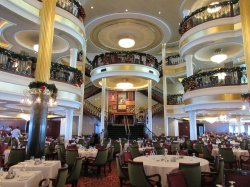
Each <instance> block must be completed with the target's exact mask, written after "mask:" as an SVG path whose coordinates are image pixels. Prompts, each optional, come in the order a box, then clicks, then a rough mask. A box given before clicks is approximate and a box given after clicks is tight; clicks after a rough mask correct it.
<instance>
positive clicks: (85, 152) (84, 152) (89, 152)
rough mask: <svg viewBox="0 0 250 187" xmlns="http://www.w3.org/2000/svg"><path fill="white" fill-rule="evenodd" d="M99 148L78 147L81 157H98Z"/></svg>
mask: <svg viewBox="0 0 250 187" xmlns="http://www.w3.org/2000/svg"><path fill="white" fill-rule="evenodd" d="M97 152H98V149H78V154H79V156H80V157H96V155H97Z"/></svg>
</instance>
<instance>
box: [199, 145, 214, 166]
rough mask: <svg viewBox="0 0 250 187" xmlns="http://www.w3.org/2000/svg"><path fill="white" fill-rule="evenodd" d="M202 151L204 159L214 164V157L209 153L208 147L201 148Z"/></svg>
mask: <svg viewBox="0 0 250 187" xmlns="http://www.w3.org/2000/svg"><path fill="white" fill-rule="evenodd" d="M201 150H202V155H203V158H204V159H206V160H208V161H209V162H214V157H213V156H212V155H211V153H210V152H209V150H208V147H207V146H205V145H203V146H202V147H201Z"/></svg>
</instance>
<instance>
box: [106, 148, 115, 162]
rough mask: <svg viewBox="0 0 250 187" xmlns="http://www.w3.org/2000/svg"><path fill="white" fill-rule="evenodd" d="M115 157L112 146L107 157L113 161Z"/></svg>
mask: <svg viewBox="0 0 250 187" xmlns="http://www.w3.org/2000/svg"><path fill="white" fill-rule="evenodd" d="M113 158H114V147H113V146H111V147H109V148H108V158H107V161H109V162H110V161H112V160H113Z"/></svg>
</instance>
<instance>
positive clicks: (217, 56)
mask: <svg viewBox="0 0 250 187" xmlns="http://www.w3.org/2000/svg"><path fill="white" fill-rule="evenodd" d="M226 59H227V55H226V54H224V53H222V50H221V49H216V50H215V51H214V55H213V56H211V58H210V60H211V61H212V62H215V63H218V64H219V63H221V62H223V61H225V60H226Z"/></svg>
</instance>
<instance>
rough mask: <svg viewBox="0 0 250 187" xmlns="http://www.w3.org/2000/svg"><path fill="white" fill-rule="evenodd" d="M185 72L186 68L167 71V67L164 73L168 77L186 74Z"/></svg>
mask: <svg viewBox="0 0 250 187" xmlns="http://www.w3.org/2000/svg"><path fill="white" fill-rule="evenodd" d="M185 72H186V66H184V67H180V68H176V69H167V67H166V68H165V71H164V73H165V74H166V75H175V74H179V73H185Z"/></svg>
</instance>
